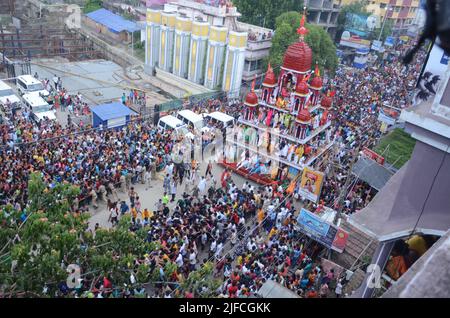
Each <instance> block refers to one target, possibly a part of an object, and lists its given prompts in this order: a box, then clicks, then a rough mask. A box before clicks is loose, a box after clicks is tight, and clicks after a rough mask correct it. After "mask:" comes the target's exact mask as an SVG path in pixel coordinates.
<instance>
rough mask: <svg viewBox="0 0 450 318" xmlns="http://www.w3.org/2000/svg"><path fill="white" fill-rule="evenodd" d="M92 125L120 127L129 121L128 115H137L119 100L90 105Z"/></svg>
mask: <svg viewBox="0 0 450 318" xmlns="http://www.w3.org/2000/svg"><path fill="white" fill-rule="evenodd" d="M91 111H92V126H93V127H98V126H100V125H103V126H104V127H108V128H112V127H120V126H123V125H126V124H127V123H128V122H129V121H130V115H137V114H136V113H135V112H134V111H132V110H131V109H129V108H128V107H127V106H125V105H124V104H122V103H120V102H114V103H109V104H102V105H98V106H92V107H91Z"/></svg>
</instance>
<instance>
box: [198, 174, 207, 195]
mask: <svg viewBox="0 0 450 318" xmlns="http://www.w3.org/2000/svg"><path fill="white" fill-rule="evenodd" d="M198 190H199V192H200V194H201V195H203V194H204V193H205V191H206V179H205V177H202V179H201V180H200V182H199V183H198Z"/></svg>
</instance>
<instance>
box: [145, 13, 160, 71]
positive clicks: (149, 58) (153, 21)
mask: <svg viewBox="0 0 450 318" xmlns="http://www.w3.org/2000/svg"><path fill="white" fill-rule="evenodd" d="M160 27H161V12H160V11H158V10H152V9H147V23H146V36H147V38H146V41H145V64H146V65H148V66H149V67H150V69H151V70H153V69H154V67H155V66H157V65H158V63H159V46H160V36H161V35H160Z"/></svg>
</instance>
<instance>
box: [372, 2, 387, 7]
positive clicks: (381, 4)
mask: <svg viewBox="0 0 450 318" xmlns="http://www.w3.org/2000/svg"><path fill="white" fill-rule="evenodd" d="M374 4H375V2H374ZM384 8H386V3H380V9H384Z"/></svg>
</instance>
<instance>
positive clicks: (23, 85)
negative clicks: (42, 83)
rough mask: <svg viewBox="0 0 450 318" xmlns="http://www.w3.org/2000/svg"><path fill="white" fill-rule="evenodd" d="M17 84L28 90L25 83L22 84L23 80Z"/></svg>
mask: <svg viewBox="0 0 450 318" xmlns="http://www.w3.org/2000/svg"><path fill="white" fill-rule="evenodd" d="M17 84H19V85H20V86H22V88H25V89H26V88H27V86H26V85H25V83H24V82H22V81H21V80H18V81H17Z"/></svg>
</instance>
